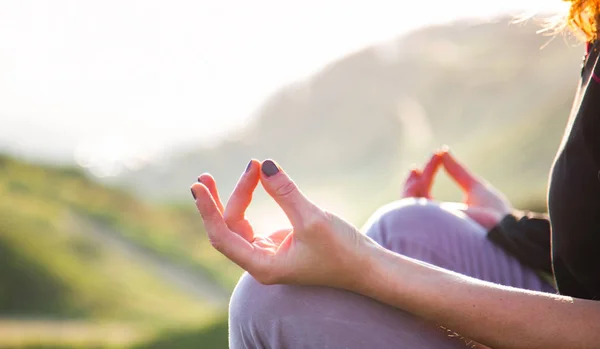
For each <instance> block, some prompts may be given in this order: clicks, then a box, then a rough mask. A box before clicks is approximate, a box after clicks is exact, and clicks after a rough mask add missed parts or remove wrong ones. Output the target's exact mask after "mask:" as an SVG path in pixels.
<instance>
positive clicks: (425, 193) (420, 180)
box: [401, 151, 443, 199]
mask: <svg viewBox="0 0 600 349" xmlns="http://www.w3.org/2000/svg"><path fill="white" fill-rule="evenodd" d="M442 155H443V152H442V151H437V152H435V153H434V154H433V155H432V156H431V158H430V159H429V161H428V162H427V164H425V166H424V167H423V170H422V171H421V170H420V169H419V168H417V167H413V168H412V169H411V170H410V172H409V174H408V177H407V178H406V181H405V182H404V188H403V190H402V195H401V196H402V198H426V199H431V187H432V186H433V180H434V178H435V175H436V174H437V171H438V169H439V168H440V166H441V164H442Z"/></svg>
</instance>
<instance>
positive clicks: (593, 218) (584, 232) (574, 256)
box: [548, 41, 600, 299]
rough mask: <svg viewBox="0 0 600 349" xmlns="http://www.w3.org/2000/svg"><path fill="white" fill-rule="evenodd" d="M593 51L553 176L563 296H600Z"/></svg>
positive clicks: (599, 125) (593, 49) (598, 87)
mask: <svg viewBox="0 0 600 349" xmlns="http://www.w3.org/2000/svg"><path fill="white" fill-rule="evenodd" d="M598 46H599V45H598V41H597V42H596V43H595V44H594V45H592V44H588V47H587V48H588V50H587V51H588V52H587V54H586V59H585V61H584V64H583V69H582V72H581V83H580V85H579V88H578V91H577V95H576V97H575V101H574V103H573V109H572V111H571V116H570V118H569V122H568V124H567V128H566V130H565V136H564V138H563V141H562V144H561V146H560V149H559V151H558V154H557V156H556V160H555V162H554V166H553V169H552V172H551V175H550V188H549V192H548V195H549V196H548V208H549V213H550V223H551V225H552V265H553V268H554V276H555V279H556V283H557V286H558V290H559V292H560V293H561V294H565V295H569V296H573V297H578V298H586V299H597V298H598V297H600V172H599V171H600V66H599V65H598Z"/></svg>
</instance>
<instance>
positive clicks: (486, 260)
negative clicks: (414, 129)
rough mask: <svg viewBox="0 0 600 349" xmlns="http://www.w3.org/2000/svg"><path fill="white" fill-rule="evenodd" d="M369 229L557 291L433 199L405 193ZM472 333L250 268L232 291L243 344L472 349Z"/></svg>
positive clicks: (235, 340) (422, 254) (394, 244)
mask: <svg viewBox="0 0 600 349" xmlns="http://www.w3.org/2000/svg"><path fill="white" fill-rule="evenodd" d="M365 228H366V229H365V230H364V231H365V233H366V234H367V235H368V236H370V237H371V238H373V239H374V240H375V241H377V242H378V243H379V244H381V245H382V246H384V247H385V248H387V249H390V250H392V251H395V252H397V253H400V254H403V255H405V256H409V257H412V258H415V259H419V260H421V261H424V262H428V263H431V264H434V265H437V266H439V267H442V268H446V269H449V270H453V271H455V272H458V273H461V274H464V275H469V276H472V277H475V278H478V279H481V280H486V281H490V282H494V283H498V284H502V285H506V286H513V287H518V288H523V289H529V290H536V291H544V292H551V293H555V290H554V288H553V287H552V286H551V285H549V284H548V283H547V282H545V281H544V280H543V279H541V278H540V277H538V276H537V274H536V273H535V272H533V271H532V270H531V269H529V268H527V267H525V266H523V265H522V264H520V263H519V262H518V261H517V260H516V259H515V258H513V257H512V256H510V255H508V254H506V253H505V252H504V251H503V250H501V249H500V248H498V247H497V246H496V245H494V244H492V243H491V242H490V241H489V240H488V239H487V238H486V231H485V230H484V228H482V227H481V226H479V225H478V224H477V223H475V222H473V221H472V220H470V219H469V218H466V217H464V216H461V215H460V214H457V213H456V212H453V211H451V210H447V209H444V208H442V207H440V206H439V205H437V204H435V203H433V202H422V201H415V200H410V199H406V200H401V201H398V202H394V203H392V204H389V205H386V206H384V207H383V208H382V209H380V210H379V211H377V212H376V213H375V215H374V216H373V217H372V218H371V219H370V220H369V223H368V224H367V225H366V227H365ZM467 343H468V340H465V339H463V338H460V337H458V336H455V335H449V334H448V332H446V331H443V330H441V329H440V328H439V327H438V326H435V325H434V324H432V323H430V322H426V321H424V320H422V319H420V318H418V317H416V316H413V315H412V314H409V313H407V312H405V311H402V310H400V309H396V308H393V307H390V306H387V305H385V304H382V303H379V302H377V301H375V300H373V299H370V298H367V297H363V296H361V295H358V294H354V293H352V292H347V291H342V290H337V289H333V288H327V287H312V286H311V287H309V286H288V285H274V286H264V285H261V284H259V283H258V282H257V281H256V280H254V279H253V278H252V277H251V276H250V275H248V274H244V275H243V276H242V278H241V279H240V281H239V283H238V285H237V287H236V288H235V291H234V293H233V295H232V298H231V304H230V309H229V344H230V347H231V348H233V349H237V348H373V349H377V348H386V349H387V348H407V349H408V348H410V349H418V348H441V349H446V348H448V349H450V348H465V347H466V346H467Z"/></svg>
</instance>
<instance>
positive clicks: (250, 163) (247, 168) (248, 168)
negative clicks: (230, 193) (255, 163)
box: [245, 160, 252, 172]
mask: <svg viewBox="0 0 600 349" xmlns="http://www.w3.org/2000/svg"><path fill="white" fill-rule="evenodd" d="M251 167H252V160H250V162H249V163H248V166H246V171H245V172H248V171H250V168H251Z"/></svg>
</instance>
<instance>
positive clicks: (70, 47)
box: [0, 0, 583, 349]
mask: <svg viewBox="0 0 600 349" xmlns="http://www.w3.org/2000/svg"><path fill="white" fill-rule="evenodd" d="M566 5H567V4H566V3H564V2H563V1H560V0H544V1H534V0H518V1H516V0H514V1H513V0H510V1H498V2H497V3H494V2H490V1H469V0H455V1H450V2H448V1H441V0H440V1H439V2H437V3H436V2H431V1H422V2H414V1H411V2H402V1H384V0H369V1H362V0H356V1H353V2H348V1H338V0H326V1H317V0H305V1H301V2H300V1H298V2H296V1H289V0H279V1H275V0H255V1H242V0H222V1H205V0H202V1H191V0H189V1H185V0H179V1H169V2H166V1H156V0H145V1H101V2H96V1H75V0H73V1H67V0H54V1H26V0H21V1H9V0H7V1H0V154H1V155H0V347H1V348H64V349H66V348H70V349H71V348H135V349H146V348H184V349H185V348H226V347H227V320H226V315H227V314H226V312H227V310H226V309H227V302H228V298H229V295H230V293H231V291H232V289H233V287H234V285H235V283H236V280H237V278H238V277H239V276H240V274H241V271H240V269H239V268H237V267H236V266H234V265H233V264H232V263H229V262H228V261H227V260H225V259H224V258H223V257H221V256H220V255H218V254H217V253H216V252H215V251H213V249H212V248H211V246H210V244H209V243H208V241H207V238H206V235H205V233H204V230H203V226H202V222H201V220H200V218H199V217H198V215H197V214H196V212H195V207H194V205H193V202H192V200H191V198H190V192H189V186H190V184H191V183H192V182H194V181H195V180H196V177H197V176H198V175H199V174H201V173H203V172H210V173H212V174H213V175H214V176H215V177H216V179H217V182H218V184H219V188H220V190H221V194H222V195H223V196H224V198H227V196H228V195H229V193H230V191H231V190H232V188H233V186H234V184H235V182H236V181H237V178H238V177H239V175H240V174H241V173H242V171H243V170H244V168H245V166H246V164H247V162H248V160H249V159H250V158H257V159H261V160H262V159H264V158H273V159H275V160H277V161H278V162H279V163H280V164H281V165H282V167H283V168H284V169H285V170H286V171H287V172H288V173H289V174H290V175H291V176H292V177H293V178H294V179H295V180H296V181H297V182H298V184H299V185H300V187H301V188H302V189H303V191H305V192H306V193H307V195H309V197H311V198H312V199H313V200H314V201H316V202H317V203H319V204H320V205H322V206H323V207H325V208H327V209H329V210H330V211H333V212H336V213H338V214H339V215H341V216H343V217H344V218H346V219H348V220H349V221H351V222H353V223H354V224H356V225H358V226H360V225H362V224H363V223H364V222H365V220H366V219H367V218H368V217H369V215H370V214H371V213H372V212H373V211H374V210H375V209H376V208H377V207H378V206H380V205H382V204H385V203H387V202H389V201H392V200H395V199H397V198H398V197H399V193H400V190H401V187H402V183H403V180H404V177H405V175H406V173H407V170H408V168H409V166H410V164H412V163H417V164H421V163H423V162H424V161H425V160H426V159H427V157H428V155H429V154H430V153H431V151H433V150H434V149H436V148H438V147H440V146H441V145H442V144H447V145H449V146H450V147H451V149H453V152H454V153H455V154H456V155H457V156H458V157H459V158H460V159H462V160H463V161H464V162H465V163H466V164H467V165H468V166H469V167H471V168H472V169H473V170H474V171H475V172H477V173H478V174H480V175H481V176H483V177H485V178H486V179H488V180H489V181H490V182H491V183H492V184H493V185H495V186H496V187H498V188H499V189H500V190H502V191H503V192H504V193H505V194H507V195H508V197H509V198H510V199H511V201H512V203H513V204H514V205H515V206H516V207H518V208H522V209H533V210H537V211H544V210H545V191H546V185H547V175H548V170H549V168H550V165H551V162H552V159H553V156H554V153H555V151H556V149H557V147H558V144H559V142H560V139H561V136H562V131H563V128H564V126H565V124H566V120H567V116H568V113H569V109H570V105H571V101H572V99H573V96H574V92H575V88H576V85H577V79H578V74H579V72H580V69H581V60H582V57H583V47H582V45H578V44H577V41H576V40H575V39H574V38H570V37H569V36H563V35H558V36H556V37H552V36H548V35H543V34H540V33H537V31H539V30H540V29H542V26H541V24H540V20H536V19H535V18H550V17H552V16H553V15H554V14H556V13H560V11H563V10H564V7H565V6H566ZM532 14H537V17H535V18H532V19H529V20H527V21H524V22H521V23H512V22H514V18H515V16H517V15H519V16H526V17H527V16H529V15H532ZM434 193H435V196H436V198H438V199H440V200H452V201H457V200H460V199H461V196H460V193H459V192H458V190H457V189H456V188H454V187H453V185H452V184H451V182H450V181H449V180H448V179H446V178H445V177H444V175H443V174H441V175H440V178H439V180H438V181H437V182H436V185H435V188H434ZM248 216H249V217H250V219H251V221H252V222H253V223H254V224H255V225H256V226H257V227H258V229H259V230H260V231H264V230H269V229H274V228H276V227H281V226H282V225H285V224H286V221H285V217H284V216H283V215H282V214H281V212H280V211H279V210H278V209H277V207H276V206H275V205H274V204H273V203H272V202H270V201H269V200H268V199H267V198H266V196H265V195H264V194H263V193H262V191H261V189H259V193H258V194H257V195H256V199H255V201H254V202H253V205H252V207H251V209H250V212H249V214H248ZM441 233H443V232H441Z"/></svg>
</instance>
